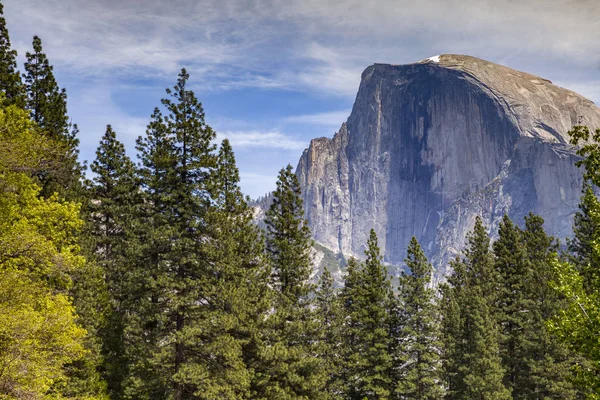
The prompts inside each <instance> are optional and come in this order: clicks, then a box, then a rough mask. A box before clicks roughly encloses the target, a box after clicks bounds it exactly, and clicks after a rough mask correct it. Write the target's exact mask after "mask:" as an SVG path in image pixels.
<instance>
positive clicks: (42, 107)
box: [23, 36, 82, 200]
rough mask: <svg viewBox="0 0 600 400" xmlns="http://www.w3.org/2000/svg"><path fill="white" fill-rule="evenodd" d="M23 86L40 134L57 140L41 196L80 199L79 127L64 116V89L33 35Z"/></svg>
mask: <svg viewBox="0 0 600 400" xmlns="http://www.w3.org/2000/svg"><path fill="white" fill-rule="evenodd" d="M26 58H27V60H26V62H25V73H24V74H23V77H24V79H25V88H26V92H27V109H28V110H29V111H30V112H31V118H32V119H33V121H35V122H36V123H37V125H38V126H39V127H40V128H41V130H42V132H43V134H44V135H45V136H47V137H48V138H50V139H52V140H53V141H55V142H56V143H57V146H58V147H57V149H56V152H55V153H54V156H53V161H54V162H53V163H52V164H51V165H50V166H49V168H48V170H46V171H43V173H42V174H41V175H40V177H39V178H40V181H41V184H42V195H43V196H45V197H47V196H50V195H52V194H53V193H54V192H58V193H59V194H60V195H62V196H65V195H66V197H68V198H70V199H77V200H79V199H80V198H79V197H80V196H81V195H82V194H81V185H80V178H81V175H82V174H81V166H80V165H79V163H78V161H77V156H78V152H79V151H78V149H77V147H78V145H79V139H78V138H77V135H78V133H79V130H78V128H77V125H72V124H71V123H70V121H69V117H68V115H67V92H66V90H65V89H60V88H59V86H58V84H57V82H56V79H55V77H54V72H53V67H52V66H51V65H50V63H49V61H48V57H47V56H46V54H45V53H44V51H43V49H42V40H41V39H40V38H39V37H38V36H34V38H33V52H27V53H26Z"/></svg>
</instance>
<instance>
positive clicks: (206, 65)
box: [5, 0, 600, 97]
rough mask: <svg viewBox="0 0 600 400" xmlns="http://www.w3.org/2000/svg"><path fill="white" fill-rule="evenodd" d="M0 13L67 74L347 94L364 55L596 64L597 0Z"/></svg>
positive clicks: (357, 0)
mask: <svg viewBox="0 0 600 400" xmlns="http://www.w3.org/2000/svg"><path fill="white" fill-rule="evenodd" d="M5 13H6V15H7V18H8V24H9V29H10V31H11V35H12V36H13V39H15V40H13V42H15V43H16V44H17V47H18V48H19V50H21V52H23V50H26V49H28V48H29V47H30V38H31V36H32V35H33V34H39V35H41V36H42V38H43V39H44V43H45V48H46V50H47V51H48V53H49V55H50V57H51V60H52V61H53V62H54V63H55V64H56V65H57V66H58V65H60V66H65V67H68V68H70V70H71V72H72V73H74V74H77V75H80V76H90V75H91V76H99V75H100V76H135V77H161V78H162V77H166V76H168V77H169V79H172V78H173V76H174V75H175V74H176V73H177V72H178V70H179V68H180V67H181V66H186V67H188V69H189V70H190V72H192V74H193V75H194V80H195V81H200V82H201V84H202V85H203V87H204V88H214V89H217V90H223V89H231V88H240V87H259V88H266V89H291V90H307V91H315V92H323V93H329V94H337V95H341V96H347V97H350V96H353V95H354V94H355V93H356V90H357V87H358V80H359V79H360V72H361V71H362V70H363V69H364V68H365V67H366V66H367V65H370V64H372V63H373V62H390V63H406V62H412V61H417V60H420V59H423V58H424V57H428V56H430V55H431V54H439V53H450V52H454V53H456V52H462V53H467V54H472V55H476V56H481V57H484V58H488V59H491V60H492V61H494V60H495V61H499V60H503V59H506V58H507V57H509V56H510V55H514V54H515V53H516V52H519V53H521V54H522V56H523V57H525V58H526V59H529V60H533V61H531V62H536V61H534V60H535V59H536V58H540V56H541V59H542V61H537V63H538V65H543V66H544V67H543V68H550V67H547V66H548V65H552V64H553V61H554V62H555V61H557V60H560V61H561V62H562V63H566V64H568V65H577V66H583V67H585V68H596V67H597V66H598V64H600V44H599V42H598V40H597V37H598V36H599V35H600V19H598V15H600V2H598V1H597V0H529V1H521V2H517V1H510V2H498V1H496V0H460V1H459V0H424V1H420V2H414V1H409V0H379V1H362V0H340V1H335V2H333V1H322V0H304V1H302V2H294V1H283V0H205V1H200V2H196V3H194V2H190V1H187V0H173V1H168V2H159V1H143V2H140V1H133V0H124V1H117V0H45V1H38V0H5ZM582 27H583V28H582ZM561 67H562V66H561ZM531 72H533V73H536V71H535V70H533V71H531Z"/></svg>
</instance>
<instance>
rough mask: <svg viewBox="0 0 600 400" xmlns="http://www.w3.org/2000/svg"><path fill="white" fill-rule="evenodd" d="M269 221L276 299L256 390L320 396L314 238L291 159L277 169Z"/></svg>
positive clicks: (271, 395)
mask: <svg viewBox="0 0 600 400" xmlns="http://www.w3.org/2000/svg"><path fill="white" fill-rule="evenodd" d="M265 222H266V225H267V237H266V250H267V254H268V256H269V259H270V262H271V267H272V277H271V285H272V287H273V288H274V290H275V299H274V312H273V314H272V315H271V316H270V317H269V326H268V327H267V328H266V335H267V337H266V338H265V340H266V350H265V352H264V354H263V357H264V365H263V366H262V368H261V370H260V371H259V375H258V376H257V378H258V380H257V383H256V384H257V390H258V391H259V396H265V397H267V398H277V399H293V398H309V399H313V398H318V397H319V396H320V395H321V390H322V388H323V385H324V384H325V379H326V377H325V375H324V374H323V368H322V364H321V361H320V360H319V359H318V358H317V354H318V346H317V344H318V342H315V341H314V336H315V335H316V332H317V326H316V323H317V321H316V318H315V316H314V312H313V310H312V305H311V303H312V301H311V297H310V292H311V290H312V289H313V287H312V286H313V285H312V284H311V283H310V282H309V278H310V273H311V268H312V266H311V265H312V257H311V248H312V240H311V238H310V229H309V228H308V224H307V222H306V220H305V219H304V208H303V206H302V198H301V192H300V184H299V182H298V178H297V177H296V175H295V174H294V172H293V171H292V166H291V165H288V166H287V167H286V168H285V169H282V170H281V171H280V172H279V178H278V180H277V189H276V190H275V192H274V194H273V203H272V205H271V207H270V209H269V210H268V211H267V215H266V220H265Z"/></svg>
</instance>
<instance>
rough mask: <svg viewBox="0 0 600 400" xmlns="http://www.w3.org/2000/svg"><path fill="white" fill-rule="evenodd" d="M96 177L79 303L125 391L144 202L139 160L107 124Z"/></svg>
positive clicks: (116, 384)
mask: <svg viewBox="0 0 600 400" xmlns="http://www.w3.org/2000/svg"><path fill="white" fill-rule="evenodd" d="M91 170H92V172H94V174H95V175H94V178H93V180H92V181H91V182H89V185H88V186H89V187H88V193H89V199H90V200H89V201H88V203H87V207H86V209H85V214H86V215H87V220H88V225H87V227H86V232H85V233H86V235H85V238H86V240H85V247H86V250H87V252H88V259H89V263H88V264H89V266H90V267H89V268H88V269H87V270H86V271H85V272H86V274H85V276H79V279H80V285H79V288H80V290H82V291H83V292H84V293H82V294H81V295H79V296H77V297H76V298H79V299H81V300H80V301H79V303H80V306H79V307H78V308H79V309H81V310H82V311H84V312H83V313H81V312H80V314H83V315H84V316H85V321H86V323H85V324H84V326H85V327H86V329H87V330H88V331H92V332H94V333H95V335H94V336H95V337H97V338H98V339H101V342H102V343H101V345H102V355H103V360H102V361H101V362H102V363H103V370H104V375H105V377H106V380H107V383H108V388H109V391H110V393H111V395H112V397H114V398H119V397H120V396H121V395H122V387H121V386H122V379H123V378H124V377H125V376H126V371H127V365H128V361H127V358H126V354H125V348H124V344H125V336H124V329H125V327H126V325H127V316H128V315H129V314H130V313H131V312H132V307H133V306H132V303H133V302H134V301H135V298H134V297H133V296H132V294H133V293H135V291H136V290H135V285H136V282H135V280H134V277H133V272H134V271H135V263H134V262H133V261H134V260H135V259H136V253H135V251H136V249H138V248H139V246H140V244H139V240H138V238H139V236H140V231H141V227H140V223H139V215H140V213H139V209H140V207H141V203H142V198H141V197H142V195H141V192H140V187H139V182H138V180H137V178H136V176H135V166H134V164H133V162H132V161H131V160H130V159H129V157H127V155H126V154H125V148H124V146H123V144H122V143H120V142H119V141H118V140H117V137H116V133H115V132H114V131H113V129H112V127H111V126H110V125H109V126H107V128H106V132H105V134H104V136H103V137H102V140H101V141H100V146H99V147H98V150H97V151H96V159H95V160H94V162H92V164H91Z"/></svg>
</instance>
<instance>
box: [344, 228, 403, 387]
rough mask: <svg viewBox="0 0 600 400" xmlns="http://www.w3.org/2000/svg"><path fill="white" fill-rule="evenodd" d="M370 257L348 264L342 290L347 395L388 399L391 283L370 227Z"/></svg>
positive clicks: (389, 381)
mask: <svg viewBox="0 0 600 400" xmlns="http://www.w3.org/2000/svg"><path fill="white" fill-rule="evenodd" d="M365 255H366V256H367V259H366V261H365V263H364V264H363V265H362V268H360V269H358V268H357V266H356V265H355V262H354V261H353V262H351V263H349V265H348V277H347V279H346V286H345V288H344V292H343V301H344V313H345V314H346V315H347V317H346V324H345V327H344V337H345V346H348V348H347V350H346V352H345V353H346V354H345V355H344V358H345V359H344V364H343V368H344V380H345V386H346V388H345V393H344V398H348V399H387V398H390V397H391V392H392V389H393V388H392V382H391V373H392V371H391V368H392V359H393V358H392V355H391V354H390V353H389V349H390V341H391V338H390V337H389V336H388V333H389V330H388V326H389V319H390V316H389V303H388V301H389V298H390V292H391V290H392V289H391V284H390V281H389V279H388V275H387V269H386V267H385V266H384V265H383V263H382V257H381V255H380V253H379V247H378V245H377V235H376V234H375V231H374V230H371V233H370V236H369V241H368V242H367V250H366V251H365Z"/></svg>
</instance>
